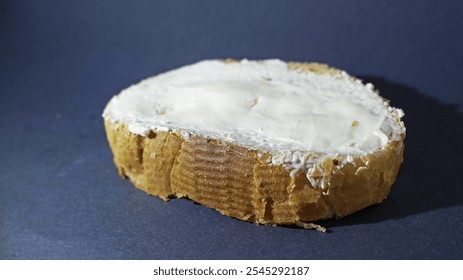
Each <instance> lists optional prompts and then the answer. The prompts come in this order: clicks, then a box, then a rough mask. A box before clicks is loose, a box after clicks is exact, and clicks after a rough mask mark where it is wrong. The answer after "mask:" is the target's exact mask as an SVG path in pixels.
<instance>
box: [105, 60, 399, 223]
mask: <svg viewBox="0 0 463 280" xmlns="http://www.w3.org/2000/svg"><path fill="white" fill-rule="evenodd" d="M229 62H231V61H229ZM290 67H293V68H298V69H302V70H308V71H316V72H329V73H333V74H335V73H339V72H340V70H337V69H334V68H330V67H329V66H327V65H324V64H317V63H290ZM105 129H106V134H107V137H108V140H109V144H110V147H111V150H112V151H113V154H114V162H115V164H116V166H117V168H118V170H119V173H120V175H121V176H127V177H129V178H130V179H131V181H132V182H133V183H134V185H135V186H137V187H138V188H140V189H142V190H144V191H146V192H147V193H149V194H152V195H156V196H159V197H161V198H163V199H164V200H168V199H169V198H170V197H188V198H190V199H192V200H194V201H196V202H198V203H200V204H203V205H205V206H208V207H211V208H214V209H217V210H218V211H219V212H221V213H222V214H225V215H228V216H232V217H235V218H238V219H241V220H246V221H252V222H257V223H261V224H294V225H297V226H304V227H312V226H313V225H310V224H306V222H310V221H316V220H320V219H327V218H331V217H343V216H345V215H348V214H350V213H353V212H355V211H357V210H360V209H362V208H365V207H367V206H369V205H372V204H376V203H380V202H381V201H383V200H384V199H385V198H386V196H387V195H388V194H389V191H390V188H391V186H392V184H393V183H394V181H395V179H396V176H397V173H398V171H399V167H400V165H401V163H402V159H403V140H404V139H403V138H402V139H401V140H400V141H391V142H389V143H388V144H387V146H386V147H385V148H383V149H382V150H379V151H376V152H374V153H371V154H368V155H365V156H358V157H355V158H354V160H353V161H352V162H351V163H347V164H345V165H343V166H337V165H338V164H339V163H340V162H342V161H343V158H342V156H338V157H337V158H329V157H326V158H325V159H324V160H323V162H322V163H321V168H322V169H323V171H324V172H318V174H317V170H315V171H314V173H313V174H312V175H314V176H317V175H318V176H322V177H323V179H324V182H325V189H324V190H322V189H321V188H320V187H313V186H312V184H311V183H310V181H309V180H308V179H307V178H306V175H305V173H304V172H303V171H300V172H298V173H297V174H296V175H295V176H290V171H289V170H288V169H287V168H285V167H283V166H279V165H272V164H271V163H269V161H268V157H269V156H270V155H269V154H265V153H264V156H263V157H262V156H258V151H255V150H250V149H247V148H245V147H242V146H240V145H237V144H234V143H227V142H223V141H219V140H214V139H208V138H205V137H202V136H191V137H190V138H189V139H188V140H184V138H183V137H182V136H181V135H180V134H179V133H178V132H175V131H167V132H166V131H151V132H150V133H149V134H148V135H147V136H146V137H143V136H140V135H136V134H134V133H132V132H130V131H129V130H128V128H127V126H126V125H125V124H123V123H118V122H113V121H111V120H105Z"/></svg>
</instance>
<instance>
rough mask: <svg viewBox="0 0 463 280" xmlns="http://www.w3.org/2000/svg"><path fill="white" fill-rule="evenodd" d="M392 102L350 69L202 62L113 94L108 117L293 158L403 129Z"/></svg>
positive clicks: (370, 143) (359, 147) (360, 146)
mask: <svg viewBox="0 0 463 280" xmlns="http://www.w3.org/2000/svg"><path fill="white" fill-rule="evenodd" d="M391 113H394V114H395V115H396V116H399V117H400V116H401V110H396V109H393V108H390V107H389V106H388V104H387V103H385V102H384V100H383V99H382V98H381V97H379V96H378V95H377V94H376V93H374V92H373V86H372V85H371V84H368V85H364V84H362V83H361V82H360V81H358V80H354V79H352V78H350V77H349V76H348V75H347V74H345V73H339V74H337V75H332V74H324V73H315V72H309V71H302V70H297V69H291V68H290V67H289V66H288V64H287V63H285V62H283V61H280V60H264V61H257V62H256V61H247V60H242V61H240V62H237V63H224V62H222V61H217V60H210V61H202V62H199V63H196V64H193V65H190V66H185V67H182V68H179V69H177V70H173V71H170V72H167V73H165V74H161V75H159V76H156V77H152V78H149V79H146V80H144V81H142V82H140V83H139V84H137V85H134V86H131V87H129V88H127V89H126V90H124V91H122V92H121V93H120V94H119V95H118V96H115V97H114V98H113V99H112V100H111V101H110V103H109V104H108V106H107V107H106V109H105V111H104V117H105V118H108V119H110V120H113V121H120V122H124V123H126V124H128V127H129V130H130V131H132V132H134V133H137V134H141V135H145V134H146V133H147V132H148V131H149V130H150V129H157V130H169V129H174V130H179V131H181V132H182V134H183V136H184V137H188V136H189V134H200V135H203V136H208V137H214V138H217V139H220V140H225V141H233V142H237V143H239V144H242V145H243V146H246V147H250V148H256V149H261V150H264V151H269V152H272V153H273V154H274V155H275V154H279V156H275V159H276V160H275V159H274V161H277V162H288V161H292V162H293V163H294V162H295V161H297V160H298V159H299V160H300V158H302V157H303V156H304V154H306V153H307V152H313V151H315V152H321V153H340V154H351V153H354V154H355V153H366V152H371V151H374V150H377V149H380V148H382V147H384V146H385V145H386V143H387V142H388V140H390V139H398V138H399V135H400V134H401V133H403V131H402V128H400V127H399V126H398V125H397V124H396V122H395V121H394V120H393V116H392V114H391Z"/></svg>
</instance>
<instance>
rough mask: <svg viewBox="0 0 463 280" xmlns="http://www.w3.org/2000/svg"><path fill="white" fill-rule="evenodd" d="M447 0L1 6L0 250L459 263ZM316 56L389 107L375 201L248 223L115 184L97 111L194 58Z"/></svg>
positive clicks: (460, 121) (460, 91)
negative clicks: (329, 213) (302, 222)
mask: <svg viewBox="0 0 463 280" xmlns="http://www.w3.org/2000/svg"><path fill="white" fill-rule="evenodd" d="M462 12H463V4H462V2H461V1H214V0H211V1H172V0H170V1H114V0H112V1H111V0H107V1H58V0H57V1H13V0H6V1H5V0H3V1H0V258H6V259H82V258H86V259H87V258H89V259H160V258H167V259H171V258H179V259H185V258H188V259H196V258H199V259H206V258H207V259H215V258H225V259H236V258H244V259H289V258H291V259H318V258H320V259H327V258H328V259H338V258H343V259H344V258H346V259H351V258H352V259H370V258H373V259H382V258H385V259H390V258H394V259H402V258H406V259H410V258H411V259H415V258H418V259H422V258H424V259H428V258H438V259H440V258H444V259H447V258H459V259H461V258H463V218H462V215H463V186H462V182H463V176H462V173H463V171H462V170H461V169H462V166H463V165H462V162H463V157H462V152H463V151H462V148H461V145H463V129H462V128H463V115H462V111H463V110H462V109H461V108H462V107H461V105H462V103H463V79H462V78H463V28H462V26H463V17H462ZM227 57H232V58H249V59H262V58H281V59H284V60H298V61H320V62H326V63H329V64H331V65H333V66H336V67H339V68H341V69H344V70H347V71H348V72H350V73H352V74H354V75H357V76H359V77H361V78H362V79H364V80H365V81H367V82H372V83H374V84H375V85H376V86H377V87H378V88H379V89H380V90H381V91H382V94H383V95H384V96H385V97H387V98H389V99H391V100H392V101H391V103H392V105H393V106H397V107H401V108H403V109H404V111H405V113H406V116H405V119H404V120H405V123H406V125H407V133H408V135H407V139H406V150H405V162H404V165H403V167H402V169H401V172H400V175H399V177H398V180H397V183H396V184H395V186H394V188H393V190H392V192H391V194H390V196H389V198H388V199H387V200H386V201H385V202H384V203H383V204H381V205H379V206H373V207H369V208H368V209H366V210H364V211H361V212H359V213H356V214H354V215H352V216H350V217H347V218H345V219H342V220H339V221H335V220H330V221H325V222H322V224H323V225H324V226H327V227H329V229H330V230H329V233H325V234H323V233H319V232H316V231H309V230H301V229H297V228H291V227H270V226H256V225H254V224H250V223H246V222H242V221H238V220H235V219H232V218H228V217H225V216H222V215H220V214H219V213H218V212H216V211H215V210H212V209H209V208H206V207H203V206H201V205H198V204H195V203H193V202H192V201H189V200H186V199H177V200H172V201H170V202H168V203H166V202H163V201H162V200H161V199H159V198H156V197H152V196H149V195H146V194H145V193H144V192H142V191H139V190H137V189H136V188H134V187H133V186H132V184H131V183H130V182H129V181H128V180H123V179H121V178H120V177H119V176H118V175H117V172H116V168H115V167H114V164H113V162H112V155H111V152H110V150H109V147H108V144H107V142H106V139H105V134H104V130H103V125H102V118H101V113H102V110H103V108H104V106H105V104H106V102H107V101H108V100H109V99H110V98H111V96H113V95H114V94H116V93H118V91H119V90H121V89H123V88H125V87H127V86H128V85H130V84H132V83H136V82H138V81H139V80H141V79H142V78H145V77H148V76H151V75H154V74H157V73H159V72H162V71H166V70H169V69H173V68H176V67H179V66H182V65H185V64H189V63H193V62H196V61H198V60H202V59H207V58H227Z"/></svg>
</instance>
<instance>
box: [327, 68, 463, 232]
mask: <svg viewBox="0 0 463 280" xmlns="http://www.w3.org/2000/svg"><path fill="white" fill-rule="evenodd" d="M360 78H361V79H362V80H364V81H365V82H368V83H373V84H374V85H375V87H376V88H378V89H379V90H380V91H381V95H382V96H383V97H385V98H387V99H389V100H391V106H394V107H399V108H402V109H403V110H404V112H405V117H404V118H403V120H404V123H405V126H406V128H407V136H406V139H405V153H404V163H403V165H402V167H401V170H400V172H399V176H398V178H397V181H396V183H395V185H394V186H393V188H392V191H391V193H390V194H389V197H388V198H387V199H386V200H385V201H384V202H383V203H382V204H380V205H377V206H371V207H368V208H367V209H364V210H362V211H360V212H358V213H355V214H353V215H351V216H348V217H346V218H344V219H341V220H337V221H336V220H327V221H324V222H321V224H322V225H323V226H326V227H328V228H334V227H338V226H345V225H353V224H365V223H376V222H380V221H385V220H393V219H399V218H402V217H407V216H411V215H415V214H419V213H424V212H428V211H432V210H435V209H440V208H447V207H452V206H458V205H463V191H461V185H460V184H461V182H462V180H463V176H462V175H463V171H462V170H461V168H460V166H461V164H462V159H463V158H462V155H461V150H462V149H461V145H463V129H462V124H463V116H462V114H461V113H459V112H458V106H457V105H443V104H440V103H439V102H438V101H437V100H436V99H433V98H430V97H426V96H424V95H423V94H420V93H419V92H417V91H416V90H415V89H413V88H410V87H407V86H404V85H400V84H395V83H392V82H389V81H386V80H384V79H382V78H378V77H368V76H366V77H360Z"/></svg>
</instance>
